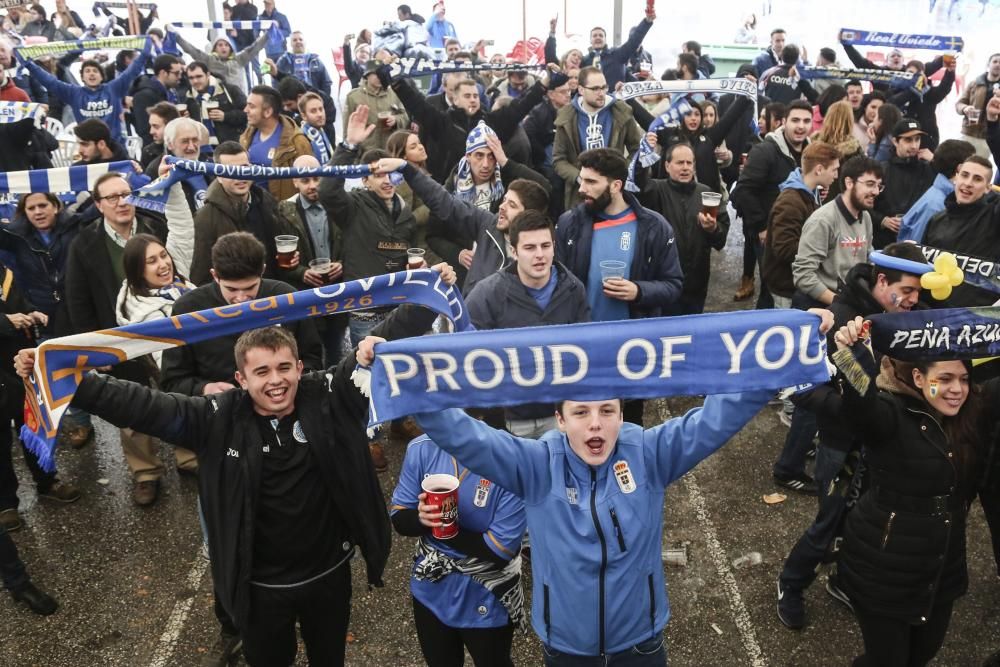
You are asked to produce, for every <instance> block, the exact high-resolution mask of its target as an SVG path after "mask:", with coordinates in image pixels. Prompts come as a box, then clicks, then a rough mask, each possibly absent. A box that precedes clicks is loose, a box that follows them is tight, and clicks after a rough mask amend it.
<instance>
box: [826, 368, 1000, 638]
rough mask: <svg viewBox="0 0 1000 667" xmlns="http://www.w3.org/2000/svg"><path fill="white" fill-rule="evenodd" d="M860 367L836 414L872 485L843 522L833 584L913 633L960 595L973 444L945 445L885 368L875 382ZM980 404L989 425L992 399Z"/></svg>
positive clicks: (930, 419) (938, 427)
mask: <svg viewBox="0 0 1000 667" xmlns="http://www.w3.org/2000/svg"><path fill="white" fill-rule="evenodd" d="M844 352H847V356H848V357H850V355H851V353H850V352H849V351H844ZM842 354H843V353H841V352H838V353H837V354H836V355H835V356H834V359H835V361H836V363H837V366H838V368H840V369H841V370H842V371H844V370H845V369H850V368H851V364H850V362H847V363H842V361H843V360H844V358H845V357H844V356H842ZM864 359H865V361H863V362H862V364H861V366H862V367H863V368H865V370H867V371H868V375H869V376H870V379H871V381H870V382H869V383H868V387H867V390H866V391H865V393H864V395H860V394H859V390H858V389H856V388H855V385H853V384H852V383H850V382H846V383H845V388H844V410H845V412H846V413H847V414H850V415H851V419H852V421H853V422H854V423H855V424H856V425H857V427H858V429H859V430H860V431H861V432H862V433H863V434H864V436H863V437H864V445H865V449H866V452H867V459H868V468H869V471H870V475H871V486H870V487H869V489H868V491H866V492H865V493H864V495H862V497H861V499H860V500H859V501H858V504H857V505H856V506H855V507H854V509H853V510H852V511H851V512H850V513H849V514H848V515H847V520H846V523H845V525H844V541H843V545H842V547H841V551H840V560H839V563H838V570H837V572H838V578H839V580H840V584H841V586H842V587H843V588H844V590H845V592H847V594H848V596H849V597H850V598H851V601H852V602H853V603H854V604H856V605H858V606H860V607H862V608H863V609H865V610H866V611H868V612H869V613H874V614H879V615H883V616H889V617H892V618H897V619H900V620H904V621H907V622H910V623H914V624H920V623H923V622H926V620H927V618H928V617H929V616H930V615H931V610H932V609H933V607H934V605H936V604H941V603H945V602H951V601H954V600H956V599H957V598H959V597H960V596H962V595H963V594H964V593H965V591H966V589H967V587H968V573H967V570H966V553H965V523H966V515H967V512H968V506H969V503H970V502H971V500H972V498H973V497H975V493H976V487H977V483H976V482H977V480H976V479H973V478H974V477H975V475H974V474H973V473H972V472H971V471H973V470H975V465H976V460H975V455H976V454H975V452H976V444H975V443H955V442H952V441H951V440H950V439H949V438H948V437H947V436H946V435H945V432H944V430H943V428H942V422H941V421H940V419H939V418H938V417H937V416H935V415H933V414H932V412H931V410H930V408H929V407H928V406H927V404H926V402H925V401H924V400H923V398H922V397H918V394H917V393H916V391H915V390H914V389H912V388H911V387H909V386H908V385H904V384H903V383H902V382H901V381H900V380H899V378H897V377H896V376H895V372H894V370H893V367H892V364H891V362H890V361H889V359H887V358H886V359H883V361H882V364H881V374H880V375H879V376H878V382H877V383H876V381H875V378H874V372H873V371H874V369H875V366H874V362H873V360H872V359H871V356H870V355H866V357H865V358H864ZM857 367H858V364H856V363H855V364H854V368H857ZM862 374H864V371H862ZM845 375H848V376H852V375H854V376H856V375H857V373H851V372H845ZM876 384H878V386H876ZM989 389H992V387H991V388H989ZM987 396H992V398H991V399H989V400H988V403H990V404H992V405H988V406H986V409H985V410H984V413H985V414H986V415H993V417H992V418H993V420H995V419H996V417H995V415H996V414H997V406H996V405H995V403H996V396H995V393H994V392H993V391H987ZM963 453H964V454H963ZM963 455H964V456H966V457H971V458H972V460H971V461H969V462H968V463H967V464H966V465H965V466H962V465H959V463H958V462H959V461H960V460H961V458H962V456H963ZM965 471H969V472H965ZM932 499H936V500H932Z"/></svg>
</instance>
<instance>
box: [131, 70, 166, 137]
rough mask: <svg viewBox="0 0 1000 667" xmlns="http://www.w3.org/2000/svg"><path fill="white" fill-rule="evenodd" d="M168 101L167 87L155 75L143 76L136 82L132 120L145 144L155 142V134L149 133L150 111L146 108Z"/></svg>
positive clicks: (136, 131)
mask: <svg viewBox="0 0 1000 667" xmlns="http://www.w3.org/2000/svg"><path fill="white" fill-rule="evenodd" d="M166 101H167V89H166V88H164V87H163V84H161V83H160V82H159V80H157V79H156V78H155V77H149V76H147V77H143V78H142V79H139V81H137V82H136V87H135V92H134V93H133V95H132V122H133V124H134V125H135V133H136V134H137V135H139V136H140V137H142V145H143V146H148V145H149V144H151V143H153V135H151V134H150V133H149V112H148V111H146V110H147V109H149V108H150V107H152V106H156V104H158V103H159V102H166Z"/></svg>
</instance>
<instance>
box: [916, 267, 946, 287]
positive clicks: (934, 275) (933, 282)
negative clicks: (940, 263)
mask: <svg viewBox="0 0 1000 667" xmlns="http://www.w3.org/2000/svg"><path fill="white" fill-rule="evenodd" d="M920 286H921V287H923V288H924V289H929V290H934V289H941V288H943V287H949V288H950V287H951V283H950V282H949V280H948V277H947V276H944V275H942V274H940V273H938V272H937V271H931V272H930V273H925V274H924V275H922V276H920ZM949 291H950V290H949Z"/></svg>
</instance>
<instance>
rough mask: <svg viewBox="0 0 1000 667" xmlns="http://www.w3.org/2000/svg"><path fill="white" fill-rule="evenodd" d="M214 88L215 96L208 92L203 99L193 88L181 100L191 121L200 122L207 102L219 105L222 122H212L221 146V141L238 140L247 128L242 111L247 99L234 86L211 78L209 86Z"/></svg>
mask: <svg viewBox="0 0 1000 667" xmlns="http://www.w3.org/2000/svg"><path fill="white" fill-rule="evenodd" d="M210 85H214V86H215V95H212V96H209V95H208V92H207V91H206V92H205V93H204V97H202V95H201V94H199V93H198V92H197V91H195V90H194V88H192V89H190V90H189V91H187V95H186V96H185V97H184V98H183V99H182V100H181V101H182V102H186V103H187V108H188V114H190V116H191V118H192V119H193V120H196V121H198V122H199V123H200V122H201V120H202V118H201V112H202V110H203V109H202V105H203V104H204V102H205V101H207V100H209V99H210V100H212V101H214V102H217V103H218V104H219V111H221V112H222V113H223V114H224V118H223V119H222V120H217V121H213V123H212V125H213V127H215V137H216V139H218V140H219V143H220V144H221V143H222V142H223V141H236V142H238V141H239V140H240V135H241V134H243V130H245V129H246V128H247V114H246V112H245V111H244V110H243V109H244V108H245V107H246V105H247V97H246V95H244V94H243V91H241V90H240V89H239V88H237V87H236V86H231V85H229V84H227V83H224V82H222V81H218V80H216V79H215V77H212V79H211V84H210Z"/></svg>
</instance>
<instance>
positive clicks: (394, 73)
mask: <svg viewBox="0 0 1000 667" xmlns="http://www.w3.org/2000/svg"><path fill="white" fill-rule="evenodd" d="M541 69H545V63H538V64H535V65H525V64H522V63H511V64H506V65H493V64H491V63H488V62H483V63H470V62H454V61H452V60H430V59H427V58H400V59H398V60H397V61H396V62H394V63H392V64H391V65H389V76H390V77H391V78H393V79H399V78H411V77H421V76H426V75H428V74H443V73H446V72H485V71H502V72H521V71H524V70H541Z"/></svg>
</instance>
